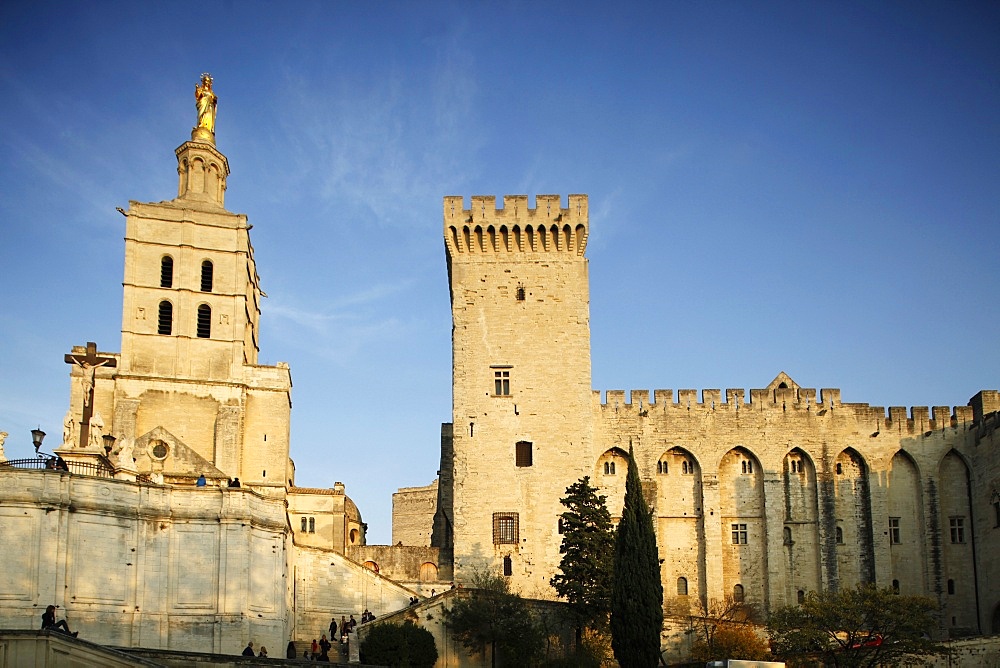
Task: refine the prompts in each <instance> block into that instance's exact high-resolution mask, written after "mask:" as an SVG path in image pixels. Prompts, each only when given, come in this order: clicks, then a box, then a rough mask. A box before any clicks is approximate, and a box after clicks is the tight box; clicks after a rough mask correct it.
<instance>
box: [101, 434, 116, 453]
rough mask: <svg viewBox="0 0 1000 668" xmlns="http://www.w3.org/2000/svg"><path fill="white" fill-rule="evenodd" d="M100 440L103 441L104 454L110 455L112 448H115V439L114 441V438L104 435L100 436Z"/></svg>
mask: <svg viewBox="0 0 1000 668" xmlns="http://www.w3.org/2000/svg"><path fill="white" fill-rule="evenodd" d="M101 439H103V440H104V452H106V453H108V454H109V455H110V454H111V450H112V448H114V447H115V440H117V439H115V437H114V436H112V435H111V434H105V435H104V436H101Z"/></svg>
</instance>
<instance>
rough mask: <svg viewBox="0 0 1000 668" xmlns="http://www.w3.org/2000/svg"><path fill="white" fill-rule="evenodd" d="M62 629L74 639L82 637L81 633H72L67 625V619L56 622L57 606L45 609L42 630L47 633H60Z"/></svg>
mask: <svg viewBox="0 0 1000 668" xmlns="http://www.w3.org/2000/svg"><path fill="white" fill-rule="evenodd" d="M60 628H61V629H62V632H63V633H65V634H67V635H71V636H73V637H74V638H75V637H77V636H78V635H80V632H79V631H75V632H74V631H70V630H69V624H67V623H66V620H65V619H60V620H59V621H58V622H57V621H56V606H54V605H50V606H49V607H47V608H45V612H43V613H42V629H43V630H45V631H58V630H59V629H60Z"/></svg>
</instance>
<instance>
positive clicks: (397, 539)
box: [392, 480, 438, 547]
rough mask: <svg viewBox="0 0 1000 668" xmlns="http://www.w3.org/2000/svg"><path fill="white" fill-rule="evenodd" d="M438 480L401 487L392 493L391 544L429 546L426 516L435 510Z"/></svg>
mask: <svg viewBox="0 0 1000 668" xmlns="http://www.w3.org/2000/svg"><path fill="white" fill-rule="evenodd" d="M437 496H438V481H437V480H435V481H434V482H432V483H431V484H429V485H424V486H423V487H403V488H400V489H399V490H398V491H397V492H396V493H395V494H393V495H392V544H393V545H397V544H398V545H413V546H421V547H422V546H428V547H429V546H430V544H431V528H432V525H431V524H429V523H428V522H427V518H428V517H433V516H434V511H435V510H437Z"/></svg>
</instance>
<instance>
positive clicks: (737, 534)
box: [733, 524, 747, 545]
mask: <svg viewBox="0 0 1000 668" xmlns="http://www.w3.org/2000/svg"><path fill="white" fill-rule="evenodd" d="M746 544H747V525H746V524H733V545H746Z"/></svg>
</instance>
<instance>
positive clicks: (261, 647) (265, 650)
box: [257, 645, 267, 659]
mask: <svg viewBox="0 0 1000 668" xmlns="http://www.w3.org/2000/svg"><path fill="white" fill-rule="evenodd" d="M257 656H262V657H264V658H265V659H266V658H267V648H266V647H264V646H263V645H261V646H260V653H259V654H257Z"/></svg>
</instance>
